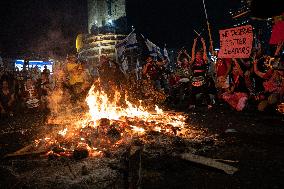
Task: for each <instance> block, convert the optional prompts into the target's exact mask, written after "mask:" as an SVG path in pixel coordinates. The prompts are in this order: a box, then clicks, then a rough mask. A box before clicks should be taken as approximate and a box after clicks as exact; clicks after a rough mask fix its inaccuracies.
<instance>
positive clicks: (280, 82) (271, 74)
mask: <svg viewBox="0 0 284 189" xmlns="http://www.w3.org/2000/svg"><path fill="white" fill-rule="evenodd" d="M257 62H258V61H257V60H255V61H254V62H253V63H254V72H255V74H256V75H258V76H259V77H261V78H263V79H264V80H265V81H264V82H263V86H264V97H263V98H262V99H261V102H260V103H259V104H258V110H259V111H265V110H266V108H267V107H269V106H270V107H271V106H275V105H276V104H277V103H278V102H280V100H281V99H282V98H283V95H284V71H283V70H277V69H273V68H271V69H270V70H268V71H267V72H266V73H264V72H261V71H259V70H258V67H257ZM282 64H283V63H282Z"/></svg>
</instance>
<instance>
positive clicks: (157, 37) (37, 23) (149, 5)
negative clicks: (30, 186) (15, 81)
mask: <svg viewBox="0 0 284 189" xmlns="http://www.w3.org/2000/svg"><path fill="white" fill-rule="evenodd" d="M239 1H240V0H205V2H206V6H207V13H208V17H209V22H210V24H211V27H212V32H213V40H214V42H215V43H217V42H218V40H219V39H218V30H219V29H222V28H226V27H230V26H231V25H232V21H231V17H230V15H229V9H230V8H232V7H234V6H236V5H237V4H238V3H239ZM166 2H173V3H166ZM0 14H1V15H0V16H1V19H0V22H1V29H0V51H1V52H2V53H1V54H2V56H3V55H4V56H10V57H15V56H19V55H23V54H28V53H32V52H34V53H43V54H45V55H46V54H48V55H58V56H64V55H66V54H67V53H71V52H74V51H75V38H76V36H77V34H78V33H81V32H84V33H86V32H87V3H86V0H6V1H3V0H2V1H1V3H0ZM127 16H128V24H129V27H130V26H131V25H133V26H134V27H135V28H136V30H137V31H138V32H141V33H142V34H144V36H145V37H147V38H149V39H150V40H151V41H153V42H154V43H156V44H158V45H160V46H163V44H164V43H166V44H167V45H168V47H172V48H179V47H182V46H187V47H190V46H191V44H192V40H193V37H195V33H194V32H193V29H195V30H197V31H199V32H201V31H202V30H203V33H202V34H203V35H204V37H205V38H206V39H207V38H208V34H207V26H206V20H205V14H204V10H203V4H202V0H175V1H170V0H167V1H166V0H151V1H150V0H127Z"/></svg>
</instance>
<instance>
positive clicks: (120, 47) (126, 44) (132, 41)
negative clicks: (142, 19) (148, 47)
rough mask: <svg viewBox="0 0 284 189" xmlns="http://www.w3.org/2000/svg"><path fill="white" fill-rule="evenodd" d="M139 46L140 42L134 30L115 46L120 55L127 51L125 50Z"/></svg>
mask: <svg viewBox="0 0 284 189" xmlns="http://www.w3.org/2000/svg"><path fill="white" fill-rule="evenodd" d="M137 47H138V42H137V38H136V33H134V30H133V31H132V32H131V33H130V34H129V35H128V36H127V37H126V38H125V39H123V40H122V41H121V42H120V43H118V44H117V45H116V46H115V48H116V50H117V56H118V57H121V56H122V55H123V53H124V52H125V50H130V49H135V48H137Z"/></svg>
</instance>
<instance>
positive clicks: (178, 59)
mask: <svg viewBox="0 0 284 189" xmlns="http://www.w3.org/2000/svg"><path fill="white" fill-rule="evenodd" d="M181 54H182V50H180V51H179V52H178V56H177V63H178V64H180V63H181V61H180V56H181Z"/></svg>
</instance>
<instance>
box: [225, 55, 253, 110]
mask: <svg viewBox="0 0 284 189" xmlns="http://www.w3.org/2000/svg"><path fill="white" fill-rule="evenodd" d="M247 93H248V89H247V88H246V83H245V78H244V74H243V71H242V69H241V67H240V65H239V63H238V62H237V60H235V59H233V63H232V73H231V75H230V87H229V91H228V92H225V93H223V94H222V99H223V100H224V101H226V102H227V103H228V104H229V105H230V106H231V107H232V108H233V109H235V110H237V111H242V110H243V109H244V108H245V107H246V103H247V100H248V94H247Z"/></svg>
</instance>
